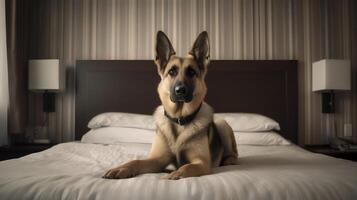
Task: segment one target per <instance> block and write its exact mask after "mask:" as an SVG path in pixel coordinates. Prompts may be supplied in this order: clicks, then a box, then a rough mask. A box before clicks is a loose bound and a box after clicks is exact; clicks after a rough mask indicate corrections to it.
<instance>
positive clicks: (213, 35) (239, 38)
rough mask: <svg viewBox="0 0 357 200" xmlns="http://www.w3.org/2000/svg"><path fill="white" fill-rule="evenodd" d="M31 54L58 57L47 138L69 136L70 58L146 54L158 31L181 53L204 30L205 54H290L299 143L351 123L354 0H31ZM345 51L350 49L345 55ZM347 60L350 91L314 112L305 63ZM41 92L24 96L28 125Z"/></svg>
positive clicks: (315, 100) (355, 116)
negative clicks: (326, 111)
mask: <svg viewBox="0 0 357 200" xmlns="http://www.w3.org/2000/svg"><path fill="white" fill-rule="evenodd" d="M30 5H31V7H30V10H31V17H30V21H31V23H30V29H31V31H30V45H29V48H30V49H29V50H30V51H29V52H30V56H29V57H30V58H59V59H60V60H61V62H62V73H64V74H66V90H65V92H64V93H61V94H59V95H57V112H56V113H54V114H51V116H50V124H51V127H50V130H52V132H53V134H52V136H51V137H52V139H53V140H54V141H57V142H60V141H70V140H72V139H73V138H74V116H75V105H74V98H75V87H74V83H75V79H74V78H75V77H74V73H75V61H76V60H78V59H153V56H154V51H153V49H154V48H153V46H154V38H155V34H156V32H157V31H158V30H163V31H165V32H166V33H167V35H168V36H169V37H170V39H171V40H172V43H173V46H174V47H175V49H176V52H177V53H178V55H186V54H187V52H188V50H189V49H190V47H191V45H192V42H193V41H194V39H195V37H196V36H197V34H198V33H199V32H200V31H202V30H207V31H208V33H209V36H210V41H211V46H212V47H211V57H212V59H297V60H298V61H299V69H298V74H299V141H300V143H301V144H305V143H321V142H323V141H322V138H323V135H324V134H325V133H326V132H327V131H332V130H333V129H334V128H333V127H331V126H330V125H329V124H332V123H329V122H331V121H333V120H334V121H336V128H337V130H338V134H342V132H343V124H345V123H353V126H354V127H357V112H356V109H357V108H356V94H357V91H356V87H357V86H356V85H357V84H355V83H356V77H357V74H356V60H355V56H354V57H353V56H352V54H353V53H354V54H356V47H355V46H356V45H354V47H353V45H352V44H351V42H352V41H354V44H355V43H356V35H357V34H356V29H355V28H354V29H353V28H352V24H354V27H355V24H356V22H355V21H356V17H355V16H354V17H353V15H355V14H354V13H355V12H356V3H355V2H353V1H352V0H341V1H331V0H249V1H248V0H36V1H35V0H32V1H31V3H30ZM352 50H354V51H353V52H352ZM323 58H343V59H352V63H353V70H354V71H353V74H352V75H353V83H354V85H353V86H352V89H353V91H352V92H351V93H342V94H337V99H338V101H337V110H338V111H337V113H336V115H335V116H334V118H335V119H333V117H332V116H331V115H323V114H321V108H320V107H321V106H320V95H319V94H317V93H313V92H312V91H311V63H312V62H314V61H317V60H319V59H323ZM40 99H41V98H40V96H38V95H35V94H31V95H30V106H29V107H30V112H29V113H30V114H29V118H30V125H31V126H34V125H36V124H38V123H39V121H41V113H40V111H41V108H40V106H41V103H40Z"/></svg>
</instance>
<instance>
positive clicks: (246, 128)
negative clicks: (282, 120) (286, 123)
mask: <svg viewBox="0 0 357 200" xmlns="http://www.w3.org/2000/svg"><path fill="white" fill-rule="evenodd" d="M214 116H215V117H220V118H223V119H225V120H226V121H227V123H228V124H229V125H230V126H231V127H232V129H233V131H241V132H259V131H270V130H280V126H279V123H278V122H276V121H275V120H273V119H271V118H269V117H266V116H263V115H259V114H254V113H217V114H215V115H214Z"/></svg>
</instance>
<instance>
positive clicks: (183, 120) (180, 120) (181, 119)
mask: <svg viewBox="0 0 357 200" xmlns="http://www.w3.org/2000/svg"><path fill="white" fill-rule="evenodd" d="M201 105H202V104H200V106H199V107H198V108H197V109H196V110H195V112H193V113H192V114H190V115H188V116H186V117H178V118H175V117H171V116H170V115H169V114H167V112H166V110H165V111H164V114H165V116H166V117H167V118H168V119H170V120H171V121H173V122H175V123H176V124H178V125H180V126H183V125H185V124H188V123H190V122H191V121H192V120H193V119H194V118H195V117H196V115H197V113H198V111H200V109H201Z"/></svg>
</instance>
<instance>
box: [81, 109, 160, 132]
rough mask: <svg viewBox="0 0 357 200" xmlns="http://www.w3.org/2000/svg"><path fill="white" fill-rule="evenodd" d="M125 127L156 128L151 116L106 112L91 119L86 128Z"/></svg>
mask: <svg viewBox="0 0 357 200" xmlns="http://www.w3.org/2000/svg"><path fill="white" fill-rule="evenodd" d="M108 126H111V127H127V128H141V129H149V130H155V129H156V126H155V123H154V118H153V116H152V115H143V114H134V113H121V112H108V113H102V114H99V115H97V116H95V117H93V118H92V119H91V120H90V121H89V123H88V128H90V129H94V128H100V127H108Z"/></svg>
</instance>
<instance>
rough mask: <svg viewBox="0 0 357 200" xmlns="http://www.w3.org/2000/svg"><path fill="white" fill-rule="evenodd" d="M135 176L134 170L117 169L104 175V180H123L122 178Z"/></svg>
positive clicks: (126, 168)
mask: <svg viewBox="0 0 357 200" xmlns="http://www.w3.org/2000/svg"><path fill="white" fill-rule="evenodd" d="M133 176H135V174H134V173H133V172H132V170H131V169H130V168H128V167H116V168H113V169H110V170H109V171H108V172H107V173H105V174H104V176H103V178H107V179H122V178H131V177H133Z"/></svg>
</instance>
